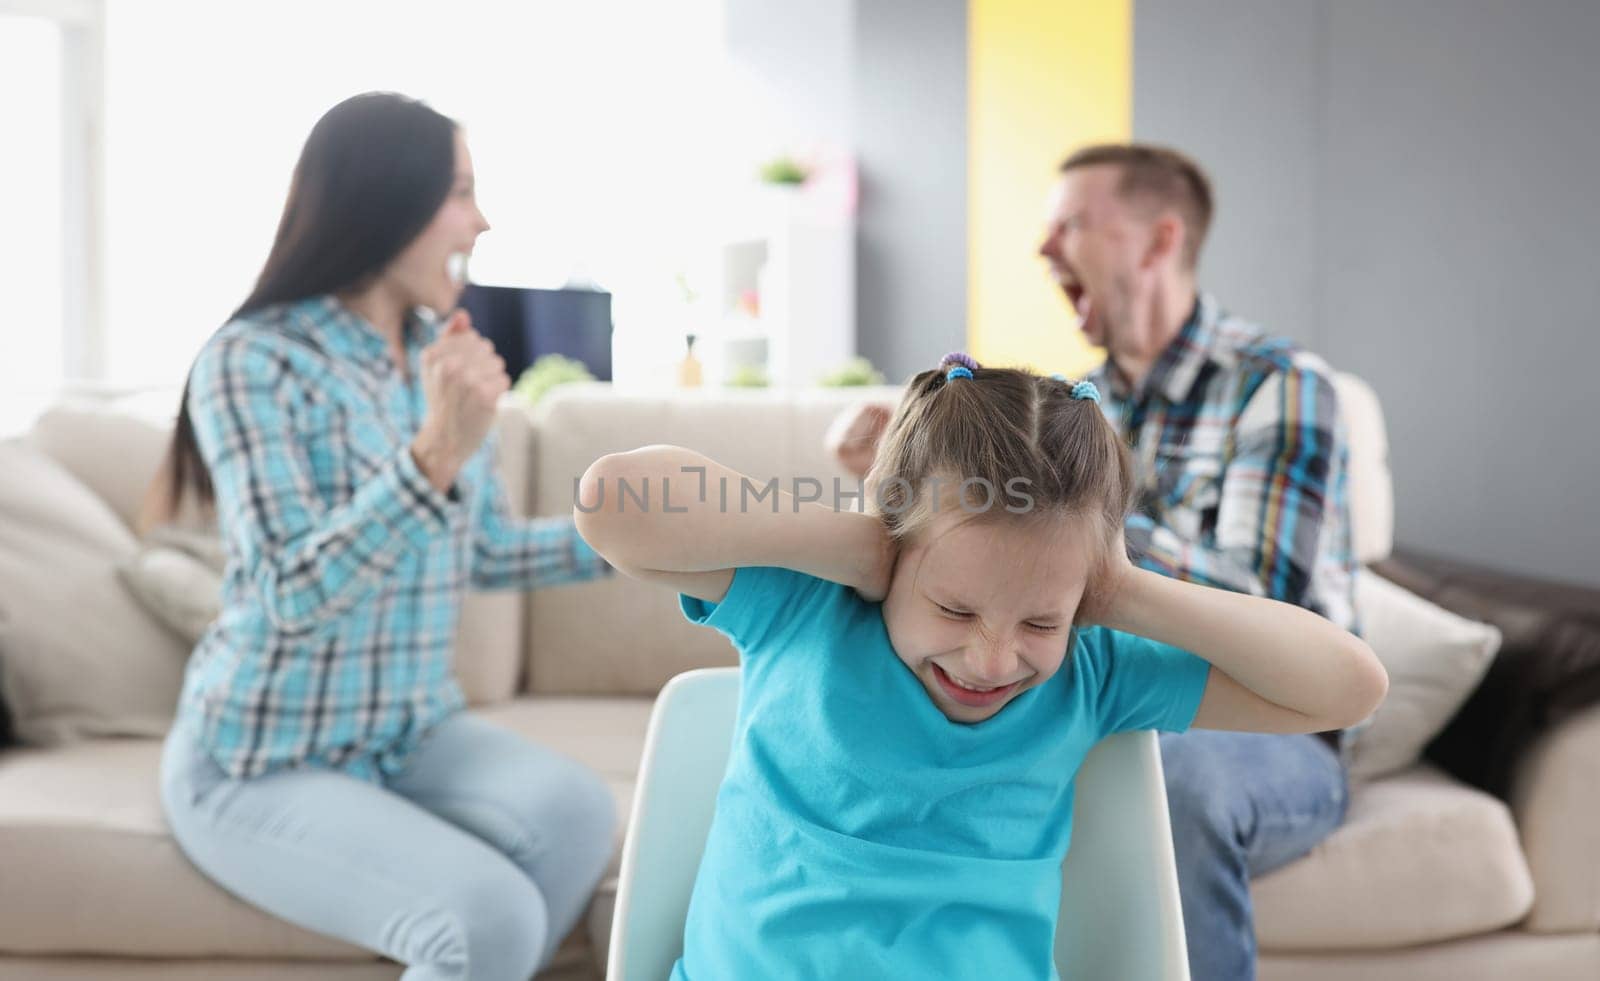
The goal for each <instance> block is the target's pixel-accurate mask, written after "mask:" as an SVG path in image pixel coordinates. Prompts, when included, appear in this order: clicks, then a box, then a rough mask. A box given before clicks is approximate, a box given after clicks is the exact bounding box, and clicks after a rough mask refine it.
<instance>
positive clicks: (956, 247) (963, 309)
mask: <svg viewBox="0 0 1600 981" xmlns="http://www.w3.org/2000/svg"><path fill="white" fill-rule="evenodd" d="M855 42H856V49H855V112H856V152H857V156H858V159H859V161H860V168H861V212H860V215H859V218H858V225H857V231H856V338H857V346H858V348H859V350H860V352H861V353H862V354H863V355H865V356H866V357H868V358H870V359H871V360H872V363H873V364H875V365H877V366H878V367H879V369H881V370H882V371H883V372H884V373H885V374H886V375H888V376H889V379H890V380H891V381H899V380H902V379H904V378H906V377H907V376H909V375H910V374H912V373H913V372H916V371H921V370H923V369H925V368H928V367H931V366H932V365H934V364H935V363H937V362H938V360H939V358H940V356H942V355H943V354H944V353H945V352H946V351H954V350H959V349H961V348H964V347H966V338H967V5H966V3H965V0H863V2H860V3H857V4H856V28H855Z"/></svg>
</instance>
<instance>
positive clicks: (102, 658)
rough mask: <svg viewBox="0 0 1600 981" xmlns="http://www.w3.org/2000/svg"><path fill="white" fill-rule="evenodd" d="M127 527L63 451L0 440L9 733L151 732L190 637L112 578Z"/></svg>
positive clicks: (1, 681)
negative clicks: (51, 453) (60, 457)
mask: <svg viewBox="0 0 1600 981" xmlns="http://www.w3.org/2000/svg"><path fill="white" fill-rule="evenodd" d="M136 547H137V546H136V544H135V542H134V540H133V533H132V532H131V531H130V530H129V529H128V527H127V526H126V525H125V524H124V523H123V522H122V521H121V520H120V519H119V518H118V516H117V515H116V514H115V513H114V512H112V510H111V509H110V507H109V506H108V505H107V504H106V503H105V502H104V501H103V500H101V499H100V498H99V497H97V496H96V495H95V494H94V493H93V492H91V491H90V490H89V489H88V488H86V487H84V486H83V485H82V484H81V483H79V482H78V480H77V479H76V478H74V477H73V476H72V475H71V474H69V473H68V472H67V471H66V470H65V469H64V468H63V467H62V466H61V465H60V464H59V463H57V462H56V461H54V460H52V459H51V458H50V457H48V456H45V455H44V454H43V453H41V452H39V451H38V450H37V449H35V448H33V447H32V446H30V445H28V444H26V443H23V442H9V443H4V444H0V691H3V692H4V696H5V698H6V700H7V703H8V705H9V708H10V710H11V716H12V724H13V725H14V727H15V729H16V735H17V738H18V739H19V740H20V741H22V742H25V743H34V744H47V743H56V742H62V741H66V740H71V739H77V738H84V737H89V736H120V735H156V734H159V733H161V732H164V731H165V730H166V727H167V725H168V724H169V723H170V722H171V719H172V713H173V709H174V707H175V706H176V704H177V699H178V688H179V685H180V683H181V680H182V676H183V665H184V661H185V659H186V658H187V657H188V653H189V647H188V645H187V644H185V643H184V642H183V640H182V639H181V638H179V637H177V636H176V635H174V634H173V633H171V632H170V631H168V630H167V629H165V628H164V627H162V626H161V625H160V624H159V623H157V622H156V621H155V620H154V619H153V618H152V617H150V616H149V615H148V614H147V613H146V612H145V611H144V610H143V609H142V608H141V607H140V606H139V604H138V603H136V602H135V601H134V599H133V597H132V596H130V595H129V594H128V592H127V590H125V589H124V588H123V585H122V583H121V582H119V581H118V579H117V574H116V567H117V565H118V563H120V562H122V561H124V560H126V559H128V558H129V557H131V556H132V555H133V554H134V552H135V551H136Z"/></svg>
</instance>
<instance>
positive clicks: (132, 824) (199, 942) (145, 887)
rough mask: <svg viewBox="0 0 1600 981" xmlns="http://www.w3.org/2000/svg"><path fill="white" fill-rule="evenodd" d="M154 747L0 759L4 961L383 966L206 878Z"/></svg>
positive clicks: (133, 744) (80, 748)
mask: <svg viewBox="0 0 1600 981" xmlns="http://www.w3.org/2000/svg"><path fill="white" fill-rule="evenodd" d="M160 761H161V743H160V741H159V740H155V739H101V740H92V741H87V742H80V743H74V744H72V745H67V746H57V747H51V748H48V749H35V748H24V749H13V750H9V751H7V752H5V753H4V754H0V869H3V870H4V876H5V888H4V889H0V952H5V953H38V954H44V953H76V954H125V955H134V956H139V957H202V956H232V957H280V958H317V959H332V958H345V959H363V960H365V959H375V958H373V955H371V954H369V953H367V952H366V951H363V950H360V949H358V948H355V947H352V946H350V945H348V944H344V943H340V942H338V941H334V940H330V939H328V938H325V937H322V936H319V935H317V934H314V933H311V932H309V931H306V930H302V929H300V928H299V927H295V926H291V925H290V924H288V923H285V922H283V921H281V920H278V919H276V918H274V917H271V916H268V915H267V914H265V913H262V912H259V911H257V910H256V909H254V908H253V907H251V906H249V905H248V904H246V903H244V902H243V901H241V900H238V899H235V898H234V897H233V896H231V895H229V894H228V893H226V892H224V891H223V890H222V889H220V888H219V887H217V886H215V885H213V884H212V883H211V881H210V880H208V879H206V878H205V877H204V876H203V875H201V874H200V873H199V872H198V871H197V870H196V869H195V868H194V867H193V866H191V865H190V864H189V862H188V860H187V859H185V858H184V857H183V853H182V852H180V851H179V850H178V846H177V843H176V842H175V841H173V840H172V837H171V835H170V833H169V832H168V830H167V822H166V819H165V818H164V817H163V816H162V813H161V801H160V797H159V793H158V790H157V773H158V771H159V768H160Z"/></svg>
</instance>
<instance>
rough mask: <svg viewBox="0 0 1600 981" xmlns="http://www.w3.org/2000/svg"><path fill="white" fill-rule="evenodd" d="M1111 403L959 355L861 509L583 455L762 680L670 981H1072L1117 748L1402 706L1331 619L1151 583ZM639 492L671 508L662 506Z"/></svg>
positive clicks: (920, 406) (656, 554) (715, 473)
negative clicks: (1097, 811)
mask: <svg viewBox="0 0 1600 981" xmlns="http://www.w3.org/2000/svg"><path fill="white" fill-rule="evenodd" d="M1098 399H1099V395H1098V393H1097V392H1096V391H1095V390H1094V386H1093V385H1091V384H1089V383H1087V382H1079V383H1077V384H1075V385H1074V384H1071V383H1068V382H1066V381H1063V380H1061V379H1060V378H1059V377H1055V378H1044V377H1039V376H1037V375H1034V374H1031V373H1029V372H1025V371H1019V370H1011V369H989V368H980V367H978V365H977V364H976V363H975V362H973V361H972V360H971V359H970V358H968V357H967V356H965V355H950V356H948V357H947V358H946V359H945V362H944V363H942V364H941V365H940V367H939V369H938V370H935V371H926V372H922V373H921V374H919V375H917V376H916V377H915V378H914V379H913V380H912V382H911V384H910V386H909V388H908V389H907V391H906V394H905V396H904V398H903V400H902V401H901V403H900V406H899V408H898V410H897V411H896V413H895V416H894V419H893V421H892V422H891V423H890V427H889V430H888V432H887V433H886V434H885V438H884V443H883V449H882V450H881V451H880V453H879V455H878V457H877V461H876V463H875V464H874V467H873V470H872V472H871V474H870V475H869V478H868V490H867V494H866V498H867V504H868V505H869V507H868V509H867V511H866V512H864V513H863V512H852V511H848V510H843V511H835V510H832V509H830V508H827V507H823V506H821V505H816V504H800V503H798V502H796V501H794V500H793V499H791V498H789V497H787V496H784V495H781V494H780V495H779V498H778V499H777V500H776V501H775V502H774V503H773V504H771V505H769V504H768V503H767V501H770V500H771V498H770V497H768V498H767V499H764V500H759V501H758V502H757V503H753V504H751V503H749V502H748V501H747V500H746V497H745V495H743V494H741V493H738V492H737V489H738V488H740V487H741V486H742V483H741V482H742V481H743V479H744V478H743V477H742V476H741V475H740V474H737V473H735V472H733V471H731V470H728V469H727V468H724V467H720V466H718V465H717V464H716V463H715V462H713V461H711V460H708V459H706V458H705V457H702V456H700V455H698V454H695V453H693V452H691V451H689V450H685V449H680V448H677V447H670V446H650V447H644V448H642V449H638V450H634V451H632V452H628V453H620V454H615V455H612V456H607V457H604V458H602V459H601V460H599V461H597V462H596V463H595V464H594V465H593V466H592V467H590V469H589V471H588V473H587V474H585V476H584V479H583V482H582V484H581V486H580V494H579V498H580V500H579V505H580V506H579V507H578V509H577V513H576V520H577V522H578V527H579V530H580V532H581V533H582V534H583V536H584V537H585V538H586V539H587V540H588V541H589V542H590V543H591V544H592V545H593V546H594V547H595V549H596V550H598V551H599V552H600V553H601V554H602V555H604V556H605V558H606V559H607V560H609V561H610V562H611V563H612V564H613V565H615V566H616V567H618V568H619V569H620V570H622V571H624V572H627V573H629V574H632V575H634V576H637V577H639V578H642V579H648V580H653V581H657V582H662V583H666V584H668V585H670V586H672V587H674V588H676V589H677V590H679V592H681V593H682V594H683V595H682V598H681V602H682V606H683V611H684V614H685V615H686V616H687V617H689V619H691V620H692V621H694V622H696V623H704V624H707V625H709V626H712V627H715V628H717V629H718V630H720V631H722V632H723V633H724V634H726V635H727V636H728V637H729V638H731V639H732V640H733V642H734V644H735V645H736V646H737V647H738V649H739V653H740V659H741V663H742V670H743V679H742V688H741V694H740V705H739V715H738V725H737V732H736V739H735V743H734V747H733V754H732V757H731V759H730V761H729V764H728V770H727V773H726V776H725V777H724V779H723V783H722V788H721V790H720V791H719V793H718V795H717V809H716V816H715V818H714V819H713V821H712V826H711V831H710V835H709V837H708V839H707V841H706V848H705V854H704V857H703V859H702V861H701V865H700V872H699V875H698V878H697V879H696V882H695V887H694V893H693V898H692V900H691V902H690V906H689V916H688V923H687V926H686V933H685V937H684V952H683V958H682V959H681V960H680V961H679V962H678V964H677V965H676V967H675V968H674V971H673V978H674V979H675V981H677V979H688V978H693V979H714V981H721V979H733V978H739V979H742V978H845V977H849V978H893V979H899V978H934V977H938V978H971V979H981V981H995V979H1006V981H1011V979H1022V978H1053V977H1054V976H1055V968H1054V964H1053V943H1054V938H1055V919H1056V914H1057V910H1058V909H1059V906H1060V889H1061V863H1062V860H1063V858H1064V857H1065V856H1066V852H1067V844H1068V838H1069V834H1070V830H1071V829H1070V824H1071V816H1072V795H1073V777H1074V775H1075V774H1076V772H1077V769H1078V766H1079V764H1080V763H1082V761H1083V758H1084V756H1085V755H1086V754H1087V753H1088V751H1089V749H1090V748H1091V747H1092V746H1093V745H1094V744H1095V743H1096V742H1097V741H1098V740H1100V739H1101V738H1102V737H1104V736H1107V735H1110V734H1111V733H1115V732H1121V731H1123V730H1128V729H1162V730H1168V731H1174V732H1176V731H1182V730H1184V729H1186V728H1188V727H1190V726H1204V727H1209V728H1215V729H1235V730H1247V731H1255V732H1319V731H1324V730H1329V729H1340V728H1344V727H1347V726H1350V725H1352V724H1354V723H1356V722H1358V721H1360V720H1361V719H1363V718H1365V717H1366V716H1367V715H1368V714H1369V713H1370V712H1371V711H1372V710H1373V708H1374V707H1375V706H1376V705H1377V704H1378V702H1379V701H1380V700H1381V699H1382V697H1383V695H1384V692H1385V690H1386V689H1387V685H1388V680H1387V677H1386V675H1385V674H1384V671H1383V668H1382V667H1381V666H1380V665H1379V663H1378V661H1377V659H1376V658H1374V657H1373V654H1372V652H1371V651H1370V650H1369V649H1368V648H1367V646H1366V645H1365V644H1363V643H1362V642H1361V641H1360V640H1359V639H1357V638H1356V637H1354V636H1352V635H1351V634H1348V633H1346V632H1344V631H1342V630H1340V629H1338V628H1337V627H1335V626H1333V625H1332V624H1330V623H1329V622H1328V621H1326V620H1324V619H1322V618H1321V617H1318V616H1316V615H1315V614H1312V613H1309V612H1307V611H1305V610H1302V609H1300V608H1298V607H1294V606H1290V605H1287V604H1284V603H1278V602H1275V601H1272V600H1265V599H1257V598H1253V597H1249V596H1244V595H1237V594H1233V593H1227V592H1222V591H1219V590H1213V589H1208V588H1205V587H1202V586H1196V585H1192V584H1188V583H1183V582H1179V581H1176V580H1171V579H1166V578H1163V577H1161V576H1159V575H1157V574H1155V573H1151V572H1147V571H1142V570H1137V569H1135V568H1134V567H1133V566H1132V564H1131V563H1130V562H1129V561H1128V558H1127V554H1126V548H1125V546H1124V544H1123V540H1122V523H1123V520H1124V518H1125V517H1126V515H1127V511H1128V507H1129V501H1130V498H1131V495H1132V491H1133V480H1132V474H1131V471H1130V464H1129V460H1128V454H1127V452H1126V450H1125V449H1124V448H1123V446H1122V444H1121V441H1120V440H1118V438H1117V436H1116V434H1115V433H1114V432H1113V430H1112V428H1111V426H1110V425H1109V424H1108V423H1107V422H1106V421H1105V419H1104V418H1103V417H1102V416H1101V414H1100V411H1099V407H1098V404H1097V403H1098ZM702 467H703V468H704V471H703V472H702V471H701V470H700V469H699V468H702ZM646 481H648V482H649V483H652V484H656V485H657V486H658V487H662V488H663V489H666V488H668V487H670V502H666V501H663V502H662V503H663V504H666V503H670V504H671V507H670V508H668V507H658V508H656V509H651V508H649V507H648V506H640V504H639V497H638V494H637V491H638V490H639V488H640V487H642V486H644V485H645V482H646ZM724 481H726V485H724V484H723V482H724ZM619 482H625V483H627V484H628V485H629V486H630V487H631V488H632V490H633V491H634V495H633V496H632V497H630V498H625V496H624V495H623V494H621V493H620V492H619V491H620V489H621V488H620V487H619V486H618V485H619ZM608 484H610V485H612V486H610V487H607V486H606V485H608ZM722 486H727V487H729V488H733V489H735V490H734V491H732V492H730V493H729V494H728V495H727V496H726V502H727V503H726V504H724V503H722V502H723V500H724V497H723V495H722V494H720V493H718V492H715V491H713V492H709V493H708V492H706V488H708V487H711V488H720V487H722ZM753 486H754V485H753ZM658 500H659V499H658ZM630 504H631V505H632V506H629V505H630ZM740 504H742V505H743V506H739V505H740Z"/></svg>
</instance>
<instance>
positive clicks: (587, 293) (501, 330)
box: [461, 283, 611, 381]
mask: <svg viewBox="0 0 1600 981" xmlns="http://www.w3.org/2000/svg"><path fill="white" fill-rule="evenodd" d="M461 306H462V307H463V308H464V309H465V310H466V311H467V312H468V313H470V314H471V315H472V325H473V327H474V328H476V329H477V331H478V333H480V334H482V335H483V336H484V337H487V338H488V339H489V340H490V342H491V343H493V344H494V349H495V351H496V353H498V354H499V355H500V356H501V357H502V358H504V359H505V361H506V374H508V375H510V376H511V377H512V378H514V379H515V378H520V377H521V376H522V372H523V370H524V369H526V368H527V367H528V366H529V365H531V364H533V363H534V362H535V361H537V360H538V359H539V358H540V357H542V356H543V355H546V354H564V355H566V356H567V357H569V358H573V359H575V360H577V361H581V362H583V364H584V367H586V368H588V369H589V371H590V372H591V373H593V375H594V377H595V378H596V379H597V380H599V381H610V380H611V294H610V293H606V292H603V291H601V290H588V289H560V290H540V289H527V288H524V287H520V286H480V285H478V284H477V283H468V284H467V287H466V289H465V290H463V291H462V293H461Z"/></svg>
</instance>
